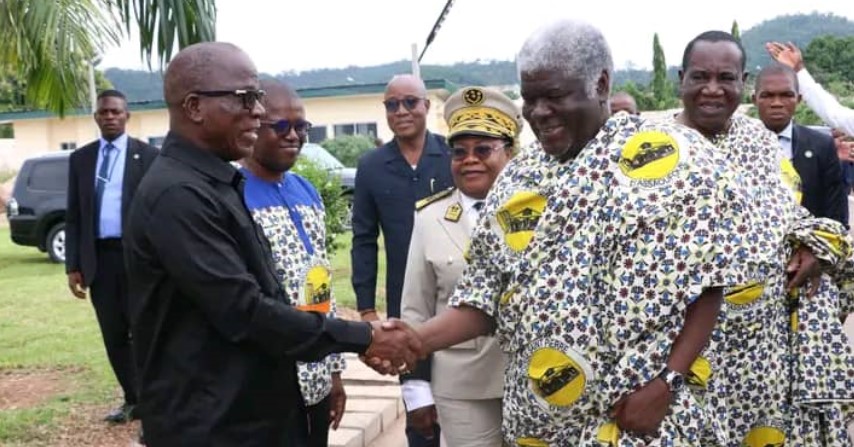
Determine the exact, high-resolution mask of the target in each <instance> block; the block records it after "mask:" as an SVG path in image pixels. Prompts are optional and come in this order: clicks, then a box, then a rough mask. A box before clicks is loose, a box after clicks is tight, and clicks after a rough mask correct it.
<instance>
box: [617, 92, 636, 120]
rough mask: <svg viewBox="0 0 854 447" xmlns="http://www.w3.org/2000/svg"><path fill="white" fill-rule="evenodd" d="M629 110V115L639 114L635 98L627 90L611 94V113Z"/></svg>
mask: <svg viewBox="0 0 854 447" xmlns="http://www.w3.org/2000/svg"><path fill="white" fill-rule="evenodd" d="M617 112H627V113H628V114H629V115H637V114H638V105H637V103H636V102H635V98H634V97H633V96H632V95H630V94H628V93H626V92H617V93H614V94H613V95H612V96H611V114H612V115H613V114H615V113H617Z"/></svg>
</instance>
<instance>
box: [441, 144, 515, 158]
mask: <svg viewBox="0 0 854 447" xmlns="http://www.w3.org/2000/svg"><path fill="white" fill-rule="evenodd" d="M506 147H507V145H506V144H503V145H500V146H490V145H488V144H481V145H478V146H475V147H473V148H472V150H471V151H469V150H467V149H463V148H461V147H453V148H451V159H453V160H454V161H463V160H465V159H466V158H468V157H469V155H470V154H474V156H475V157H477V159H478V160H480V161H484V160H486V159H487V158H489V157H490V156H492V153H493V152H496V151H498V150H501V149H504V148H506Z"/></svg>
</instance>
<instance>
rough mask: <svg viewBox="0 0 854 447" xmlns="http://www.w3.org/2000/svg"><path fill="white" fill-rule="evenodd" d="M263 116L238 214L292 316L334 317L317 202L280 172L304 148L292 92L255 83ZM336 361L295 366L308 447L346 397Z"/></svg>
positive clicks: (324, 435) (300, 111)
mask: <svg viewBox="0 0 854 447" xmlns="http://www.w3.org/2000/svg"><path fill="white" fill-rule="evenodd" d="M261 89H263V90H264V91H265V92H266V95H265V96H264V99H263V104H264V109H265V110H266V112H265V114H264V116H263V118H262V119H261V129H260V130H259V131H258V140H257V141H256V142H255V149H254V151H253V153H252V156H251V157H247V158H245V159H244V160H243V164H244V166H245V167H244V168H243V169H241V172H242V173H243V175H244V176H246V184H245V186H244V190H243V195H244V198H245V199H246V207H247V208H249V211H250V212H251V213H252V217H253V219H255V222H257V223H258V225H260V227H261V229H262V230H263V231H264V235H265V236H266V237H267V240H268V241H269V242H270V248H271V250H272V253H273V264H274V266H275V270H276V276H277V279H278V281H279V282H280V283H281V285H282V288H283V289H284V292H285V296H286V297H287V300H288V302H289V303H290V304H291V305H292V306H294V307H296V308H297V309H300V310H304V311H309V312H320V313H323V314H326V315H328V316H329V317H334V316H335V300H334V299H333V296H332V292H331V286H332V282H331V281H332V276H331V266H330V264H329V258H328V256H327V253H326V227H325V224H324V221H325V214H326V213H325V211H324V208H323V200H322V199H321V198H320V195H319V194H318V193H317V190H316V189H315V188H314V186H312V184H311V183H309V182H308V180H306V179H305V178H303V177H300V176H299V175H297V174H294V173H292V172H288V171H289V170H290V169H291V168H292V167H293V166H294V163H296V161H297V157H298V156H299V153H300V149H301V148H302V146H303V144H305V141H306V137H307V136H308V131H309V129H311V123H309V122H308V121H306V120H305V107H304V106H303V104H302V101H301V100H300V98H299V96H298V95H297V93H296V92H295V91H294V90H293V89H292V88H291V87H289V86H287V85H285V84H282V83H280V82H278V81H273V80H266V81H262V82H261ZM344 367H345V364H344V358H343V357H342V356H341V354H337V353H336V354H331V355H329V356H328V357H326V358H325V359H323V360H321V361H319V362H298V363H297V370H298V379H299V386H300V392H301V394H302V398H303V401H304V404H305V406H306V413H307V415H308V422H309V445H310V446H318V447H326V445H328V434H329V425H330V423H331V424H332V427H333V428H335V429H337V428H338V424H339V423H340V422H341V417H342V416H343V415H344V406H345V403H346V399H347V396H346V394H345V392H344V385H343V384H342V382H341V372H342V371H343V370H344Z"/></svg>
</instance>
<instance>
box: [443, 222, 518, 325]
mask: <svg viewBox="0 0 854 447" xmlns="http://www.w3.org/2000/svg"><path fill="white" fill-rule="evenodd" d="M493 225H496V224H495V223H494V222H492V219H489V218H484V219H481V220H480V222H479V223H478V225H477V227H475V230H474V232H473V233H472V237H471V242H470V243H469V247H468V250H466V253H465V257H466V260H467V262H468V265H466V268H465V270H464V271H463V275H462V277H460V279H459V281H457V285H456V287H455V288H454V292H453V294H452V295H451V297H450V298H449V299H448V306H452V307H461V306H470V307H474V308H476V309H479V310H481V311H483V312H485V313H486V314H487V315H489V316H490V317H492V318H496V317H497V312H498V299H499V297H500V296H501V294H502V293H504V291H505V289H506V287H507V278H506V276H505V274H504V271H503V270H502V268H501V267H502V266H503V265H505V263H506V261H503V260H502V257H503V256H502V254H503V253H504V247H503V246H502V244H501V241H500V239H499V236H498V234H497V232H496V231H494V229H493V228H492V227H493Z"/></svg>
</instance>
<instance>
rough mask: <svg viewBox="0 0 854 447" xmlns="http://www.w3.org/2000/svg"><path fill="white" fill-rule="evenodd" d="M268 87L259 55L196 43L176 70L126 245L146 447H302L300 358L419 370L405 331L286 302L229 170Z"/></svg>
mask: <svg viewBox="0 0 854 447" xmlns="http://www.w3.org/2000/svg"><path fill="white" fill-rule="evenodd" d="M258 86H259V84H258V76H257V72H256V69H255V66H254V64H253V63H252V61H251V60H250V59H249V57H248V56H247V55H246V54H245V53H243V52H242V51H241V50H240V49H238V48H237V47H235V46H233V45H230V44H225V43H205V44H199V45H194V46H191V47H189V48H187V49H185V50H183V51H181V52H180V53H179V54H178V55H177V56H176V57H175V59H174V60H173V61H172V63H171V64H170V65H169V69H168V70H167V72H166V76H165V79H164V95H165V97H166V102H167V104H168V107H169V117H170V132H169V134H168V136H167V138H166V140H165V141H164V145H163V149H162V152H161V154H160V156H159V157H158V158H157V160H156V161H155V162H154V164H153V165H152V167H151V169H150V170H149V174H148V175H146V176H145V178H144V179H143V180H142V182H141V184H140V186H139V189H138V191H137V194H136V197H135V199H134V202H133V204H132V206H131V210H130V218H129V226H128V231H127V233H128V238H127V239H128V241H127V249H126V261H127V266H128V273H129V276H130V290H131V294H130V307H131V322H132V331H133V337H134V348H135V354H136V364H137V367H138V369H139V373H140V374H139V377H140V382H141V383H140V403H139V409H140V415H141V418H142V423H143V428H144V429H145V437H146V442H147V443H148V445H152V446H158V445H168V446H179V445H180V446H212V445H216V446H230V445H241V446H250V445H257V446H302V445H305V434H306V418H305V415H304V414H303V408H302V399H300V397H299V389H298V386H297V381H296V376H295V365H294V361H295V360H317V359H320V358H323V357H324V356H326V355H328V354H329V353H332V352H345V351H350V352H359V353H364V354H366V355H368V356H370V357H377V358H384V359H389V360H390V363H393V364H395V365H412V364H413V363H414V355H415V354H414V352H417V350H418V349H419V348H420V347H419V344H418V341H417V340H415V339H414V338H412V337H411V336H410V335H411V334H408V333H406V332H394V331H385V330H382V329H381V328H380V326H379V324H378V323H372V324H369V323H361V322H346V321H342V320H335V319H327V318H325V317H324V316H323V315H320V314H316V313H309V312H301V311H298V310H295V309H294V308H292V307H291V306H289V305H288V304H287V302H286V300H285V299H284V296H283V294H282V291H281V289H280V286H279V285H278V281H277V280H276V275H275V273H274V271H273V267H272V261H271V255H270V249H269V245H268V243H267V241H266V239H264V236H263V233H261V232H260V229H258V228H257V227H256V226H255V224H254V223H253V220H252V217H251V216H250V214H249V212H248V211H247V209H246V206H245V204H244V202H243V193H242V188H243V177H242V175H241V174H240V173H239V172H238V171H237V170H236V169H235V168H234V167H233V166H231V164H230V163H229V161H232V160H237V159H240V158H243V157H245V156H247V155H249V154H250V153H251V150H252V146H253V144H254V142H255V139H256V138H257V133H256V132H257V130H258V127H259V118H260V116H261V114H262V113H263V112H264V109H263V107H262V106H261V104H260V102H259V101H258V99H259V98H260V96H261V95H263V92H262V91H260V90H259V88H258Z"/></svg>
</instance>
